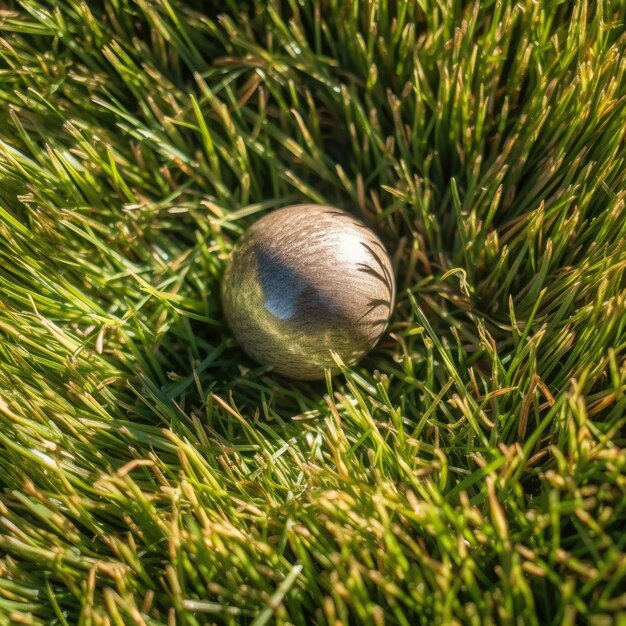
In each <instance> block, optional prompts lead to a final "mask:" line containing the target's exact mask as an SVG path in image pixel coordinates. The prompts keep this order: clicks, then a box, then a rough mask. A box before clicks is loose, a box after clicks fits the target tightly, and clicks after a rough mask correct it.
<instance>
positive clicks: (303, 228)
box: [222, 204, 395, 380]
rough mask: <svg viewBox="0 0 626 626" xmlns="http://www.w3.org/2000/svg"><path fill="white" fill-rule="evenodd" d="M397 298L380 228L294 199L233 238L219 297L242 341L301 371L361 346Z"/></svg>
mask: <svg viewBox="0 0 626 626" xmlns="http://www.w3.org/2000/svg"><path fill="white" fill-rule="evenodd" d="M394 299H395V279H394V275H393V269H392V266H391V261H390V260H389V256H388V254H387V251H386V250H385V247H384V246H383V244H382V243H381V241H380V240H379V239H378V237H377V236H376V235H375V234H374V233H373V232H372V231H371V230H370V229H369V228H367V227H366V226H365V225H364V224H363V223H362V222H360V221H359V220H357V219H355V218H354V217H352V216H350V215H349V214H348V213H345V212H344V211H342V210H340V209H336V208H333V207H328V206H321V205H315V204H299V205H294V206H289V207H285V208H283V209H278V210H276V211H272V212H271V213H269V214H267V215H266V216H264V217H262V218H261V219H260V220H258V221H257V222H256V223H255V224H253V225H252V227H251V228H250V229H249V230H248V232H247V233H246V234H245V235H244V236H243V237H242V238H241V240H240V241H239V243H238V245H237V246H236V248H235V250H234V252H233V254H232V256H231V259H230V261H229V263H228V266H227V268H226V272H225V274H224V279H223V282H222V303H223V306H224V312H225V315H226V319H227V320H228V323H229V325H230V327H231V329H232V331H233V334H234V335H235V338H236V339H237V341H238V342H239V344H240V345H241V347H242V348H243V350H244V351H245V352H246V353H247V354H248V355H249V356H251V357H252V358H253V359H254V360H255V361H257V362H259V363H262V364H267V365H272V366H273V369H274V371H276V372H278V373H279V374H282V375H284V376H287V377H289V378H295V379H299V380H313V379H317V378H323V377H324V369H325V368H330V369H332V370H336V369H337V365H336V362H335V361H334V359H333V357H332V354H331V351H334V352H336V353H337V354H338V355H339V356H340V357H341V359H342V360H343V361H344V362H345V363H346V364H347V365H353V364H354V363H356V362H357V361H358V360H359V359H360V358H361V357H362V356H363V355H364V354H366V353H367V352H369V351H370V350H371V349H372V348H373V347H374V345H375V344H376V342H377V341H378V339H379V338H380V336H381V335H382V333H383V332H384V330H385V328H386V327H387V323H388V321H389V317H390V315H391V311H392V308H393V304H394Z"/></svg>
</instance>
